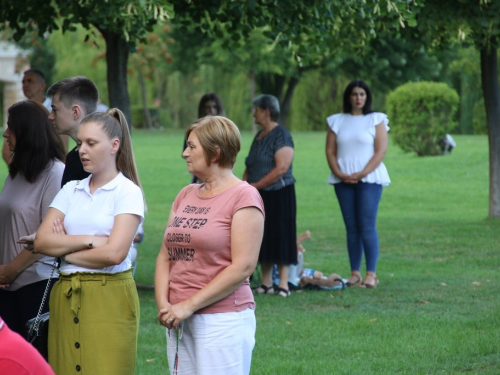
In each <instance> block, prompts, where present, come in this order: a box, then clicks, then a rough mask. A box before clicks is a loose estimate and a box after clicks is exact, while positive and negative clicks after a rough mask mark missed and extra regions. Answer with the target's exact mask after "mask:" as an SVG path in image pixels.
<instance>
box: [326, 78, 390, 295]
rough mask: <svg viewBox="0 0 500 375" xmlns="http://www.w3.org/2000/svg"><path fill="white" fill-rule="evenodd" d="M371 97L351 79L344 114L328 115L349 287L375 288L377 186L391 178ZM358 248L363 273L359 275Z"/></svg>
mask: <svg viewBox="0 0 500 375" xmlns="http://www.w3.org/2000/svg"><path fill="white" fill-rule="evenodd" d="M371 103H372V96H371V92H370V88H369V87H368V85H367V84H366V83H365V82H364V81H352V82H351V83H349V85H347V88H346V89H345V91H344V113H339V114H335V115H332V116H330V117H328V118H327V123H328V134H327V137H326V158H327V160H328V165H329V166H330V170H331V174H330V177H329V178H328V183H330V184H333V186H334V187H335V193H336V195H337V199H338V201H339V205H340V210H341V211H342V216H343V218H344V223H345V227H346V231H347V250H348V253H349V260H350V263H351V276H350V278H349V280H348V282H347V285H348V286H355V285H356V286H363V287H367V288H375V287H376V286H377V285H378V282H379V281H378V278H377V274H376V267H377V260H378V254H379V241H378V233H377V229H376V221H377V211H378V205H379V202H380V197H381V196H382V187H383V186H387V185H389V183H390V182H391V181H390V179H389V174H388V173H387V169H386V168H385V165H384V163H382V160H383V159H384V156H385V153H386V151H387V131H388V130H389V126H388V124H389V120H388V119H387V116H386V115H385V114H384V113H379V112H373V111H372V110H371ZM363 253H364V254H365V259H366V276H365V279H364V282H363V279H362V277H361V273H360V269H361V261H362V258H363Z"/></svg>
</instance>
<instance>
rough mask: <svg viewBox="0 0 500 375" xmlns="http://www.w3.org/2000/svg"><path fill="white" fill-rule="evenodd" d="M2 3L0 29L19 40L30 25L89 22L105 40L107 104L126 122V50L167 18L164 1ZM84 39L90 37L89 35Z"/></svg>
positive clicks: (45, 27)
mask: <svg viewBox="0 0 500 375" xmlns="http://www.w3.org/2000/svg"><path fill="white" fill-rule="evenodd" d="M2 5H3V6H2V7H1V8H0V23H1V24H0V28H5V27H10V28H11V29H13V30H14V32H15V34H14V37H15V39H20V38H21V37H22V36H23V35H24V33H25V32H26V31H27V30H31V29H33V28H36V29H37V30H38V31H39V33H40V34H44V33H45V32H49V33H50V32H52V31H53V30H58V29H62V30H63V31H67V30H70V31H74V30H75V29H76V28H75V25H77V24H81V25H82V26H83V27H85V28H86V29H89V30H90V26H91V25H93V26H94V27H95V28H97V30H99V32H100V33H101V34H102V36H103V37H104V40H105V42H106V62H107V79H108V93H109V103H110V106H112V107H118V108H120V109H121V110H122V111H123V112H124V114H125V116H126V117H127V120H128V121H129V123H130V99H129V95H128V89H127V62H128V56H129V50H130V48H131V47H133V46H134V45H135V43H136V42H137V41H140V40H143V38H144V36H145V34H146V32H147V31H151V30H152V27H153V25H154V24H156V23H157V22H158V21H159V20H163V19H166V18H167V15H168V13H167V12H168V8H167V5H168V4H165V3H164V2H161V1H159V0H148V1H140V0H135V1H134V0H107V1H93V0H79V1H65V0H50V1H37V0H24V1H15V0H12V1H8V2H3V4H2ZM94 37H95V36H94ZM87 38H92V35H90V34H89V35H88V36H87Z"/></svg>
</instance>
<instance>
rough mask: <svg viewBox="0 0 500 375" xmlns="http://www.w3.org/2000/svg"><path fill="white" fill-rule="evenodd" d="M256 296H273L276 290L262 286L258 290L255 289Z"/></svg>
mask: <svg viewBox="0 0 500 375" xmlns="http://www.w3.org/2000/svg"><path fill="white" fill-rule="evenodd" d="M255 293H256V294H273V293H274V288H273V286H272V285H271V286H265V285H264V284H262V285H261V286H259V287H258V288H256V289H255Z"/></svg>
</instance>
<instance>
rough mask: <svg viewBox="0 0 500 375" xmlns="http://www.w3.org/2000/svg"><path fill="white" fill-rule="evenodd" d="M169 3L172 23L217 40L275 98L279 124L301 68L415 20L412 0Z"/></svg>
mask: <svg viewBox="0 0 500 375" xmlns="http://www.w3.org/2000/svg"><path fill="white" fill-rule="evenodd" d="M173 4H174V10H175V13H176V20H174V21H175V22H178V23H180V24H181V25H183V26H184V28H185V29H186V30H187V31H190V32H192V33H194V34H197V35H201V34H206V35H207V36H209V37H211V38H212V39H216V40H217V42H216V43H217V44H218V46H220V47H222V48H223V49H226V50H227V52H228V55H229V58H228V56H227V55H226V56H225V57H224V58H223V59H222V60H226V61H227V60H229V61H232V62H233V63H234V62H236V63H237V64H239V65H240V66H243V67H244V68H245V69H246V70H247V72H248V75H249V76H250V77H251V78H252V77H254V78H255V80H256V82H257V83H258V85H259V87H260V90H261V91H262V92H266V93H270V94H273V95H275V96H277V97H278V99H280V104H281V109H282V111H281V118H280V123H281V124H283V125H286V122H287V116H288V111H289V108H290V104H291V100H292V96H293V92H294V90H295V88H296V86H297V84H298V82H299V80H300V77H301V75H302V74H303V73H304V72H306V71H308V70H312V69H316V68H318V67H323V66H325V65H326V64H328V63H329V62H330V61H331V60H332V59H335V58H337V57H338V56H339V55H340V56H347V55H348V54H351V55H352V54H356V53H362V52H364V51H365V50H366V46H367V43H368V42H369V41H370V40H371V39H373V38H375V37H376V36H377V32H379V31H387V30H391V31H392V32H393V33H395V34H397V33H398V30H399V29H400V28H401V27H404V26H405V24H406V23H408V24H410V25H414V16H415V14H414V12H413V10H414V9H417V10H418V8H415V6H416V5H415V2H414V1H399V0H397V1H389V0H374V1H371V2H370V3H367V2H365V1H358V0H330V1H323V0H312V1H308V2H302V1H296V0H263V1H259V2H256V1H243V0H233V1H227V0H226V1H216V0H207V1H205V2H204V6H203V7H199V6H198V5H196V6H195V4H194V2H191V1H173ZM205 5H206V7H205ZM243 36H244V37H245V38H243ZM256 43H257V44H256ZM258 43H260V45H259V44H258ZM209 55H210V54H209ZM198 56H200V54H199V55H198ZM201 56H203V55H201ZM205 57H206V56H205ZM219 57H220V56H219ZM263 62H264V63H263Z"/></svg>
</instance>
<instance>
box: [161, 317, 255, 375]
mask: <svg viewBox="0 0 500 375" xmlns="http://www.w3.org/2000/svg"><path fill="white" fill-rule="evenodd" d="M255 329H256V322H255V313H254V310H252V309H246V310H244V311H241V312H231V313H220V314H193V315H192V316H191V317H189V318H188V319H186V320H185V321H184V326H183V333H182V338H181V339H180V340H179V350H178V365H177V374H178V375H214V374H217V375H248V374H250V365H251V362H252V351H253V348H254V346H255ZM176 348H177V332H176V330H174V329H171V330H170V334H169V332H168V330H167V358H168V366H169V368H170V373H171V374H174V363H175V362H174V361H175V354H176Z"/></svg>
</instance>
